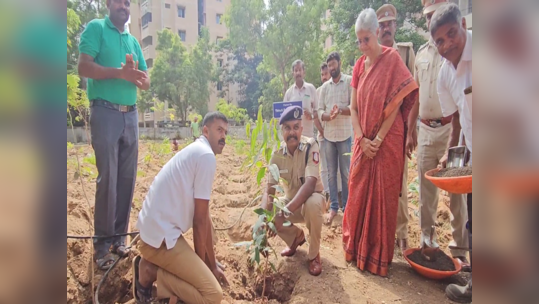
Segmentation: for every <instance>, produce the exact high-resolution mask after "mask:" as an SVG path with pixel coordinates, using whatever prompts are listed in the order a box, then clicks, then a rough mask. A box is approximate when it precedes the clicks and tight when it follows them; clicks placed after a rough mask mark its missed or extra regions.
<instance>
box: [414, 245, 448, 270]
mask: <svg viewBox="0 0 539 304" xmlns="http://www.w3.org/2000/svg"><path fill="white" fill-rule="evenodd" d="M434 256H435V258H436V259H435V261H427V260H426V259H425V258H424V257H423V255H421V251H419V250H418V251H414V252H413V253H412V254H410V255H409V256H408V258H409V259H410V260H412V261H413V262H414V263H416V264H419V265H421V266H423V267H427V268H430V269H434V270H440V271H454V270H456V268H455V264H454V263H453V260H451V258H450V257H448V256H447V255H446V254H445V253H444V252H443V251H441V250H440V251H437V252H436V253H435V255H434Z"/></svg>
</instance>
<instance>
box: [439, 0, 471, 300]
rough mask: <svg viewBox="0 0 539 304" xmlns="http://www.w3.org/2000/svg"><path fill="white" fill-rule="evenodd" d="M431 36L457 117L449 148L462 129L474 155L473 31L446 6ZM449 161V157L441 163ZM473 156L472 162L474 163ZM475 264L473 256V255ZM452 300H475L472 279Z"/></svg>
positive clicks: (448, 109) (447, 112)
mask: <svg viewBox="0 0 539 304" xmlns="http://www.w3.org/2000/svg"><path fill="white" fill-rule="evenodd" d="M430 33H431V36H432V39H433V40H434V44H435V45H436V48H437V49H438V52H439V53H440V55H442V57H444V62H443V64H442V67H441V68H440V74H439V75H438V97H439V100H440V105H441V108H442V114H443V116H444V117H449V116H453V120H452V125H453V131H452V133H451V136H450V139H449V144H448V148H451V147H454V146H456V145H458V142H459V137H460V136H459V135H460V130H461V127H462V131H463V133H464V136H465V142H466V147H467V148H468V150H469V151H470V155H471V154H472V105H471V98H469V99H467V96H466V95H465V90H466V89H467V88H471V86H472V32H471V31H468V30H467V29H466V19H465V18H464V17H462V14H461V12H460V10H459V7H458V6H457V5H456V4H454V3H450V4H445V5H443V6H441V7H439V8H438V9H437V10H436V12H435V13H434V15H433V16H432V19H431V23H430ZM441 162H442V166H445V163H446V162H447V152H446V155H445V156H444V157H443V158H442V160H441ZM471 162H472V161H471V157H470V163H471ZM467 204H468V230H469V234H470V237H469V247H470V249H471V248H472V237H471V234H472V194H471V193H469V194H468V201H467ZM470 261H471V254H470ZM446 295H447V297H448V298H449V299H451V300H452V301H455V302H459V303H469V302H471V301H472V279H471V278H470V281H469V282H468V284H467V285H466V286H459V285H456V284H450V285H449V286H447V288H446Z"/></svg>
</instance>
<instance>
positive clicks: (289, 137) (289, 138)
mask: <svg viewBox="0 0 539 304" xmlns="http://www.w3.org/2000/svg"><path fill="white" fill-rule="evenodd" d="M292 138H293V139H295V140H298V137H297V136H296V135H290V136H288V137H287V138H286V141H289V140H291V139H292Z"/></svg>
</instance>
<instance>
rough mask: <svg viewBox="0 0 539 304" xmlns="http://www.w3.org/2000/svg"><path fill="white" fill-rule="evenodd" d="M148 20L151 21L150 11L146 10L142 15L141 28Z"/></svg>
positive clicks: (146, 24) (145, 25) (144, 26)
mask: <svg viewBox="0 0 539 304" xmlns="http://www.w3.org/2000/svg"><path fill="white" fill-rule="evenodd" d="M150 22H152V13H150V12H147V13H146V14H144V16H142V28H146V27H147V26H148V23H150Z"/></svg>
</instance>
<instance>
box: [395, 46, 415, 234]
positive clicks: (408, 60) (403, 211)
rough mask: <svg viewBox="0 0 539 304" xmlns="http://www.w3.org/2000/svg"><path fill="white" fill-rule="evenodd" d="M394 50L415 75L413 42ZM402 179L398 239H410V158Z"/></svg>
mask: <svg viewBox="0 0 539 304" xmlns="http://www.w3.org/2000/svg"><path fill="white" fill-rule="evenodd" d="M393 48H394V49H396V50H397V51H399V55H400V56H401V58H402V61H404V63H405V64H406V66H407V67H408V70H410V73H412V75H414V69H415V68H414V66H415V60H416V58H415V53H414V44H413V43H411V42H399V43H393ZM402 172H403V178H402V189H401V196H400V197H399V210H398V212H397V238H398V239H407V238H408V157H407V156H405V157H404V170H403V171H402Z"/></svg>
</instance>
